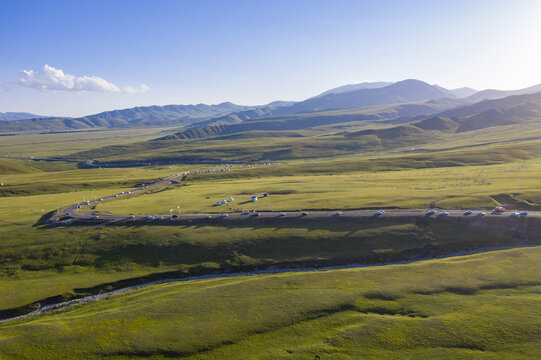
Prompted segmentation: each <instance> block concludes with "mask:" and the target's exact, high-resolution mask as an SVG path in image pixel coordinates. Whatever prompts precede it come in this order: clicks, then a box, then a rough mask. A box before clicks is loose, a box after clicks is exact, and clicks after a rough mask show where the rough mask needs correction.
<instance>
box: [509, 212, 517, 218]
mask: <svg viewBox="0 0 541 360" xmlns="http://www.w3.org/2000/svg"><path fill="white" fill-rule="evenodd" d="M509 216H513V217H515V216H518V213H517V212H512V213H511V214H510V215H509Z"/></svg>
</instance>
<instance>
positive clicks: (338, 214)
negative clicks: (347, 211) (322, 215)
mask: <svg viewBox="0 0 541 360" xmlns="http://www.w3.org/2000/svg"><path fill="white" fill-rule="evenodd" d="M333 215H334V216H340V215H342V213H341V212H340V211H337V212H335V213H334V214H333Z"/></svg>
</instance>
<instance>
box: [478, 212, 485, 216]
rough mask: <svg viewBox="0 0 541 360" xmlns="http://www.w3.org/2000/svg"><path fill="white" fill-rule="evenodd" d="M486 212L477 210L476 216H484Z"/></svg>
mask: <svg viewBox="0 0 541 360" xmlns="http://www.w3.org/2000/svg"><path fill="white" fill-rule="evenodd" d="M485 215H486V214H485V213H484V212H483V211H478V212H477V216H485Z"/></svg>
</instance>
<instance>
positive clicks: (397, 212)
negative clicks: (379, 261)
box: [56, 167, 541, 222]
mask: <svg viewBox="0 0 541 360" xmlns="http://www.w3.org/2000/svg"><path fill="white" fill-rule="evenodd" d="M229 170H230V168H229V167H226V168H223V169H218V170H217V169H208V170H195V171H187V172H183V173H178V174H173V175H171V176H168V177H166V178H163V179H160V180H158V181H156V182H153V183H150V184H143V185H141V186H140V187H138V188H136V189H133V190H130V191H124V192H121V193H118V194H113V195H110V196H106V197H103V198H100V199H94V200H89V201H86V202H84V203H79V204H73V205H70V206H67V207H65V208H63V209H62V210H61V211H60V215H62V216H63V217H71V218H74V219H80V220H84V219H88V220H91V219H93V218H94V217H95V216H98V218H99V219H102V220H110V221H119V220H128V219H132V220H141V219H148V220H156V222H159V221H160V220H161V219H163V220H165V219H167V220H182V219H185V220H191V219H207V218H208V219H211V218H224V219H226V218H248V217H261V218H299V217H306V218H313V217H333V216H348V217H376V216H427V217H438V218H445V217H485V216H487V217H491V216H492V217H509V216H516V217H517V218H522V217H524V216H527V217H541V211H529V212H527V215H520V213H521V212H522V210H514V212H515V214H513V212H511V211H507V212H503V213H500V212H491V211H487V212H486V213H485V212H482V211H481V210H475V211H472V213H471V214H466V213H465V211H466V210H465V209H462V210H457V209H438V211H435V210H434V211H435V212H434V213H433V214H429V213H428V211H429V210H427V209H390V210H385V211H384V212H383V213H381V214H379V215H378V214H376V212H378V211H380V210H379V209H373V210H334V211H310V212H305V211H294V212H287V213H285V212H274V211H270V212H269V211H263V212H257V213H256V214H254V213H252V212H250V213H249V214H247V213H243V212H234V213H224V214H182V215H177V214H175V215H157V216H153V217H152V219H150V218H148V216H143V215H141V216H133V215H131V216H128V215H107V214H94V213H91V212H84V213H79V212H78V209H79V208H80V207H81V206H85V205H92V204H97V203H99V202H101V201H104V200H114V199H117V198H122V197H124V196H126V195H133V194H139V193H142V192H144V191H149V189H152V188H157V187H160V186H167V185H169V184H171V182H172V181H182V179H183V178H184V177H185V176H187V175H193V174H202V173H209V172H216V171H218V172H220V171H229ZM58 219H59V217H57V218H56V220H58Z"/></svg>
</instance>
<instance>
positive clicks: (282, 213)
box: [278, 212, 286, 216]
mask: <svg viewBox="0 0 541 360" xmlns="http://www.w3.org/2000/svg"><path fill="white" fill-rule="evenodd" d="M278 216H286V213H285V212H281V213H280V215H278Z"/></svg>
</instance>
